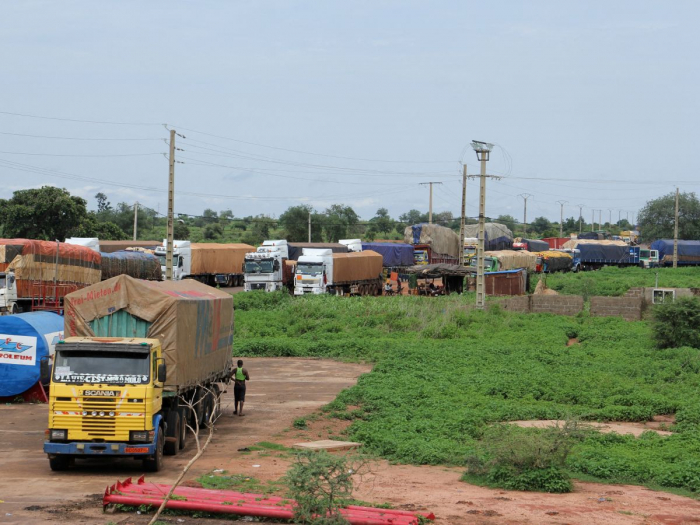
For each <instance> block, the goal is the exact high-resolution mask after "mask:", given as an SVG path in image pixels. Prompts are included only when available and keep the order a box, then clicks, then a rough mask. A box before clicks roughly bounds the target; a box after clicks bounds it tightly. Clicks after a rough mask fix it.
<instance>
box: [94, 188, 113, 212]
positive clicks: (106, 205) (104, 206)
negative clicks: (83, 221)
mask: <svg viewBox="0 0 700 525" xmlns="http://www.w3.org/2000/svg"><path fill="white" fill-rule="evenodd" d="M95 199H97V213H104V212H108V211H111V210H112V204H111V203H110V202H109V201H108V200H107V195H105V194H104V193H102V192H99V193H96V194H95Z"/></svg>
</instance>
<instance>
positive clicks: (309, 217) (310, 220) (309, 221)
mask: <svg viewBox="0 0 700 525" xmlns="http://www.w3.org/2000/svg"><path fill="white" fill-rule="evenodd" d="M309 242H311V212H309Z"/></svg>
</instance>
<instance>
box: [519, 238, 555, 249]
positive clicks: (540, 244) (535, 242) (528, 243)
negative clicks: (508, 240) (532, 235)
mask: <svg viewBox="0 0 700 525" xmlns="http://www.w3.org/2000/svg"><path fill="white" fill-rule="evenodd" d="M513 249H514V250H527V251H529V252H546V251H547V250H549V243H548V242H547V241H545V240H539V239H522V238H518V239H515V241H514V242H513Z"/></svg>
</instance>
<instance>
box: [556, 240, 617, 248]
mask: <svg viewBox="0 0 700 525" xmlns="http://www.w3.org/2000/svg"><path fill="white" fill-rule="evenodd" d="M583 244H600V245H604V246H629V245H628V244H627V243H626V242H625V241H611V240H602V241H596V240H594V239H571V240H570V241H566V242H565V243H564V245H563V246H562V248H569V249H573V248H578V247H579V246H581V245H583Z"/></svg>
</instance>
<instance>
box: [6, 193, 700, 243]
mask: <svg viewBox="0 0 700 525" xmlns="http://www.w3.org/2000/svg"><path fill="white" fill-rule="evenodd" d="M95 199H96V201H97V209H96V210H88V207H87V201H86V200H85V199H83V198H82V197H78V196H75V195H71V194H70V193H69V192H68V190H66V189H63V188H56V187H54V186H44V187H42V188H38V189H28V190H18V191H15V192H14V193H13V196H12V198H10V199H0V236H1V237H4V238H29V239H44V240H55V239H58V240H64V239H66V238H68V237H97V238H99V239H104V240H126V239H130V238H132V235H133V227H134V205H133V204H129V203H125V202H120V203H118V204H116V205H112V204H111V202H110V201H109V199H108V197H107V195H106V194H104V193H102V192H100V193H97V194H96V195H95ZM679 210H680V213H679V217H680V219H679V238H680V239H700V201H698V198H697V197H696V195H695V194H694V193H681V194H680V198H679ZM674 217H675V193H670V194H668V195H664V196H662V197H659V198H657V199H653V200H650V201H649V202H647V204H646V205H645V206H644V208H643V209H642V210H641V211H640V212H639V215H638V219H639V220H638V226H639V229H640V231H641V237H642V240H643V241H645V242H650V241H653V240H655V239H659V238H672V237H673V227H674ZM137 219H138V220H137V224H138V230H137V234H138V238H139V239H149V240H160V239H163V238H164V237H165V235H166V226H167V221H166V218H165V216H164V214H162V213H159V212H158V211H157V210H153V209H151V208H148V207H145V206H141V205H139V206H138V211H137ZM488 220H489V221H490V222H491V221H492V222H497V223H500V224H504V225H505V226H507V227H508V228H509V229H510V230H511V231H512V232H513V233H514V235H515V236H528V237H556V236H558V235H559V223H558V222H552V221H550V220H549V219H547V218H546V217H536V218H535V219H533V220H532V222H530V223H529V224H527V231H526V230H525V227H524V225H523V224H522V223H520V222H518V220H517V219H516V218H515V217H512V216H511V215H499V216H498V217H496V218H489V219H488ZM423 222H428V214H427V213H425V212H421V211H419V210H415V209H412V210H409V211H408V212H406V213H403V214H401V215H399V216H398V218H396V219H394V218H392V217H391V216H390V215H389V212H388V210H387V209H386V208H379V209H378V210H377V211H376V213H375V215H374V216H373V217H372V218H370V219H369V220H364V221H363V220H361V219H360V217H359V215H358V214H357V213H356V212H355V210H353V209H352V207H351V206H346V205H344V204H333V205H331V206H329V207H328V208H326V209H325V210H316V209H314V208H313V207H312V206H310V205H306V204H303V205H297V206H291V207H289V208H287V210H285V212H284V213H282V214H281V215H280V216H279V218H278V219H275V218H273V217H270V216H269V215H265V214H259V215H255V216H252V215H251V216H247V217H242V218H236V217H235V216H234V213H233V211H232V210H230V209H226V210H221V211H218V212H217V211H215V210H213V209H211V208H207V209H205V210H204V211H203V212H202V214H201V215H199V216H191V215H184V214H181V215H178V216H177V218H176V222H175V238H176V239H189V240H191V241H193V242H243V243H246V244H252V245H256V244H260V243H261V242H262V241H263V240H265V239H275V238H279V239H287V240H288V241H291V242H304V241H307V240H308V238H309V224H310V226H311V241H312V242H337V241H338V240H339V239H347V238H361V239H363V240H368V241H373V240H402V239H403V232H404V228H405V227H406V226H409V225H412V224H419V223H423ZM433 222H434V223H436V224H440V225H442V226H445V227H447V228H451V229H453V230H455V231H456V232H459V228H460V218H459V217H456V216H454V215H453V214H452V212H450V211H442V212H438V213H434V214H433ZM476 222H477V221H476V220H475V219H473V218H469V219H467V224H475V223H476ZM598 227H599V226H598V225H597V224H596V228H598ZM600 228H601V229H604V230H606V231H608V232H609V233H611V234H613V235H615V234H618V233H620V231H623V230H629V229H633V225H631V224H630V223H629V222H627V220H626V219H622V220H621V221H619V222H617V223H613V224H609V223H604V224H603V225H601V226H600ZM579 229H581V230H582V231H590V229H591V224H590V223H587V222H586V221H585V220H583V219H582V218H581V220H580V222H579V218H578V217H569V218H567V219H565V220H564V223H563V232H564V235H565V236H568V235H569V234H571V233H577V232H579ZM525 234H526V235H525Z"/></svg>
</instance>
